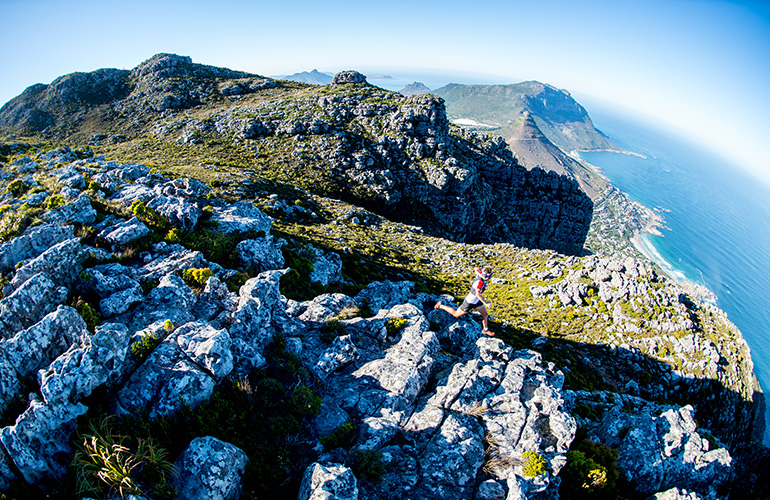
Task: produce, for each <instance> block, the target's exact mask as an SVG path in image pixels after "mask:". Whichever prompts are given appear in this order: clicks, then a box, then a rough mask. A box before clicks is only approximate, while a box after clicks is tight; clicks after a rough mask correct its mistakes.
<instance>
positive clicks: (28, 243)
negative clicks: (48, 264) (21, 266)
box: [0, 223, 75, 274]
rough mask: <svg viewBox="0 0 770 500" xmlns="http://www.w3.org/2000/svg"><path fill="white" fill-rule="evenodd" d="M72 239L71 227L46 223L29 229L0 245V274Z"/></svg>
mask: <svg viewBox="0 0 770 500" xmlns="http://www.w3.org/2000/svg"><path fill="white" fill-rule="evenodd" d="M74 237H75V232H74V229H73V228H72V226H61V225H59V224H55V223H46V224H41V225H39V226H33V227H30V228H28V229H27V230H26V231H24V233H22V235H21V236H19V237H18V238H14V239H12V240H11V241H6V242H5V243H3V244H2V245H0V272H2V273H3V274H5V273H7V272H9V271H10V270H11V269H13V268H14V267H15V266H16V264H18V263H19V262H24V261H26V260H30V259H34V258H35V257H37V256H38V255H40V254H42V253H43V252H45V251H46V250H48V249H49V248H51V247H53V246H56V245H57V244H59V243H62V242H64V241H67V240H71V239H72V238H74Z"/></svg>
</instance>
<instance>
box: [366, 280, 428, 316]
mask: <svg viewBox="0 0 770 500" xmlns="http://www.w3.org/2000/svg"><path fill="white" fill-rule="evenodd" d="M413 289H414V283H412V282H411V281H397V282H392V281H389V280H386V281H378V282H374V283H369V285H367V287H366V288H364V289H363V290H361V291H360V292H358V295H356V296H355V299H356V302H358V303H359V304H367V305H368V306H369V308H370V309H371V310H372V312H373V313H375V314H376V313H377V312H379V311H380V310H381V309H390V308H392V307H394V306H397V305H399V304H405V303H407V302H408V301H409V299H410V298H411V295H412V290H413Z"/></svg>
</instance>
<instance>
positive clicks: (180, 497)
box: [173, 436, 248, 500]
mask: <svg viewBox="0 0 770 500" xmlns="http://www.w3.org/2000/svg"><path fill="white" fill-rule="evenodd" d="M247 461H248V458H247V457H246V454H245V453H244V452H243V450H241V449H240V448H238V447H236V446H233V445H231V444H229V443H225V442H224V441H220V440H219V439H216V438H214V437H210V436H207V437H202V438H196V439H194V440H193V441H192V442H191V443H190V446H188V447H187V449H186V450H185V451H184V452H182V454H181V455H180V456H179V458H177V460H176V462H175V463H174V466H175V467H176V469H177V471H178V472H179V473H178V475H176V476H175V477H174V479H173V485H174V486H175V487H176V488H177V491H178V493H177V497H176V498H177V500H232V499H235V498H239V497H240V495H241V490H242V484H243V472H244V471H245V469H246V462H247Z"/></svg>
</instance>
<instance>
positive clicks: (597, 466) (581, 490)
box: [559, 428, 628, 500]
mask: <svg viewBox="0 0 770 500" xmlns="http://www.w3.org/2000/svg"><path fill="white" fill-rule="evenodd" d="M617 461H618V451H617V450H615V449H612V448H608V447H607V446H605V445H603V444H601V443H595V442H593V441H591V440H590V439H586V437H585V430H584V429H582V428H581V429H579V430H578V433H577V435H576V436H575V440H574V441H573V442H572V446H571V447H570V451H568V452H567V464H566V465H565V466H564V468H563V469H562V470H561V472H560V473H559V477H561V479H562V482H561V486H560V487H559V498H564V499H565V500H577V499H583V498H596V499H599V500H602V499H607V500H610V499H615V498H618V495H619V494H620V493H621V492H622V491H627V490H628V485H627V484H626V483H625V481H624V480H623V479H622V477H621V474H620V470H619V469H618V465H617Z"/></svg>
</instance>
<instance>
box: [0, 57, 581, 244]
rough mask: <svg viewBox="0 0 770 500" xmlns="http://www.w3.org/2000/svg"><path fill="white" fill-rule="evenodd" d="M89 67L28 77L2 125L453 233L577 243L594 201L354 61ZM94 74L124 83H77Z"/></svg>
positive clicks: (438, 104) (156, 60) (178, 61)
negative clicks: (274, 70)
mask: <svg viewBox="0 0 770 500" xmlns="http://www.w3.org/2000/svg"><path fill="white" fill-rule="evenodd" d="M86 76H87V77H88V78H85V77H84V78H79V79H77V81H82V82H83V84H82V85H81V86H77V85H75V84H74V83H71V82H72V81H73V80H74V79H73V78H68V77H62V78H61V79H58V80H56V81H55V82H54V83H52V84H51V85H49V86H43V87H39V88H38V87H36V88H35V89H28V90H27V91H25V92H24V93H23V94H22V95H20V96H19V97H17V98H15V99H13V100H12V101H10V102H9V103H8V104H7V105H6V106H4V107H3V108H2V109H0V127H3V128H5V130H6V131H9V132H13V133H17V134H18V133H25V132H27V133H29V132H37V133H43V134H45V135H47V136H48V137H51V138H56V139H66V140H70V141H77V142H90V143H91V144H92V145H93V146H94V147H95V148H97V149H98V150H100V151H103V152H105V153H109V154H118V153H119V154H120V155H123V156H128V157H131V158H134V159H135V160H136V161H142V162H148V161H152V162H154V163H157V164H160V165H163V166H164V168H172V169H176V170H177V171H178V172H180V173H184V174H185V175H192V176H197V177H200V178H210V176H211V174H210V170H209V171H207V170H206V169H202V168H201V166H202V165H214V166H218V167H227V168H228V170H229V171H231V172H232V173H233V174H237V175H239V176H245V177H247V178H249V179H250V181H251V182H255V181H269V182H280V183H285V184H287V185H292V186H295V187H298V188H301V189H308V190H312V191H313V192H316V193H318V194H322V195H325V196H334V197H338V198H341V199H344V200H347V201H350V202H353V203H356V204H358V205H361V206H364V207H367V208H369V209H371V210H372V211H375V212H377V213H379V214H381V215H384V216H387V217H391V218H394V219H397V220H400V221H403V222H407V223H410V224H415V225H419V226H422V227H423V228H424V230H425V231H428V232H430V233H431V234H435V235H438V236H443V237H448V238H451V239H454V240H456V241H462V242H474V243H475V242H509V243H515V244H517V245H520V246H527V247H532V248H552V249H555V250H558V251H561V252H565V253H572V254H576V253H580V252H581V251H582V247H583V242H584V241H585V237H586V234H587V232H588V227H589V225H590V220H591V213H592V206H593V205H592V203H591V200H590V199H589V198H588V197H587V196H585V194H584V193H583V192H582V191H581V190H580V187H579V186H578V184H577V183H576V182H575V181H573V180H571V179H568V178H564V177H560V176H558V175H557V174H555V173H549V172H544V171H541V170H534V171H527V170H526V169H525V168H523V167H522V166H520V165H519V164H518V163H517V162H516V160H515V158H514V157H513V156H512V154H511V153H510V150H508V148H507V145H506V144H505V143H504V142H502V141H499V140H496V139H495V140H491V139H487V138H485V137H482V136H478V135H476V134H474V133H472V132H469V131H465V130H463V129H460V128H456V127H452V126H451V125H450V123H449V121H448V120H447V116H446V111H445V108H444V104H443V102H442V101H441V100H440V99H438V98H436V97H434V96H411V97H404V96H402V95H400V94H398V93H395V92H389V91H386V90H383V89H379V88H377V87H373V86H370V85H368V84H366V83H362V82H365V78H364V77H363V75H360V74H358V73H354V72H346V73H342V74H340V75H338V76H337V77H335V81H338V82H339V83H338V84H332V85H329V86H324V87H318V86H310V85H307V84H301V83H294V82H279V81H275V80H271V79H267V78H263V77H260V76H258V75H251V74H247V73H242V72H236V71H232V70H228V69H224V68H214V67H210V66H204V65H198V64H193V63H192V61H191V60H190V58H185V57H180V56H175V55H169V54H160V55H157V56H155V57H153V58H151V59H150V60H148V61H146V62H144V63H142V64H140V65H139V66H137V68H135V69H133V70H132V71H130V72H118V73H111V72H110V73H94V74H88V75H86ZM337 79H338V80H337ZM68 82H69V83H68ZM65 84H66V85H65ZM103 87H107V88H113V87H114V88H117V89H119V92H113V93H110V94H108V95H105V96H103V97H102V98H101V99H96V100H94V99H89V100H86V99H82V98H81V97H80V96H82V95H92V94H94V93H96V90H97V89H100V88H103ZM63 88H66V89H68V90H69V89H71V91H69V92H62V89H63ZM37 116H44V117H45V119H44V120H38V119H33V118H34V117H37ZM105 138H107V139H108V140H104V139H105Z"/></svg>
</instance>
